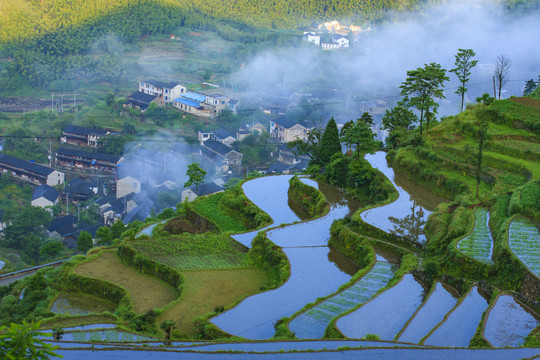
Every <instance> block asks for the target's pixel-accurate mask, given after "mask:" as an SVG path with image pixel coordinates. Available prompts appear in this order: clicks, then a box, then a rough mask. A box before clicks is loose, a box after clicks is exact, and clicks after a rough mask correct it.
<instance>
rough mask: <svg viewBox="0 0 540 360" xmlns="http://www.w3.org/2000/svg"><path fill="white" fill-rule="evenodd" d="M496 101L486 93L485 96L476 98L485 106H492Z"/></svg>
mask: <svg viewBox="0 0 540 360" xmlns="http://www.w3.org/2000/svg"><path fill="white" fill-rule="evenodd" d="M494 101H495V98H492V97H491V96H489V94H488V93H485V94H484V95H482V96H479V97H477V98H476V102H477V103H479V104H484V105H490V104H491V103H493V102H494Z"/></svg>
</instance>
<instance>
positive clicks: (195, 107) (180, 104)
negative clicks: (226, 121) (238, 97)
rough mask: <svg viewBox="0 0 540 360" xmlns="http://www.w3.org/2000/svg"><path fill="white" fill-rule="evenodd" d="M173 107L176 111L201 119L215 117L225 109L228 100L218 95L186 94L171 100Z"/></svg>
mask: <svg viewBox="0 0 540 360" xmlns="http://www.w3.org/2000/svg"><path fill="white" fill-rule="evenodd" d="M172 104H173V106H174V107H175V108H177V109H178V110H181V111H184V112H187V113H190V114H193V115H196V116H202V117H215V116H218V115H219V114H221V112H222V111H223V110H225V109H227V107H228V104H229V98H228V97H227V96H225V95H220V94H213V95H209V94H203V93H199V92H187V93H184V94H183V95H182V96H180V97H178V98H175V99H174V100H173V103H172Z"/></svg>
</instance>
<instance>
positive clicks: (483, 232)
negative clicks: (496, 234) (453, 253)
mask: <svg viewBox="0 0 540 360" xmlns="http://www.w3.org/2000/svg"><path fill="white" fill-rule="evenodd" d="M475 218H476V226H475V227H474V230H473V231H472V233H470V234H469V235H468V236H466V237H464V238H463V239H461V240H460V241H459V243H458V244H457V247H458V249H459V250H460V251H461V252H462V253H464V254H465V255H467V256H470V257H472V258H473V259H475V260H478V261H480V262H483V263H484V264H493V261H492V260H491V255H492V251H493V239H492V238H491V232H490V231H489V224H488V223H489V214H488V212H487V210H486V209H478V210H476V213H475Z"/></svg>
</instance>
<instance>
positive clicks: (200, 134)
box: [197, 129, 236, 146]
mask: <svg viewBox="0 0 540 360" xmlns="http://www.w3.org/2000/svg"><path fill="white" fill-rule="evenodd" d="M208 139H212V140H216V141H219V142H220V143H223V144H225V145H227V146H231V144H232V143H233V142H235V141H236V137H235V135H234V134H232V133H230V132H229V131H227V130H225V129H217V130H212V131H197V140H199V142H200V143H201V144H202V143H203V142H205V141H206V140H208Z"/></svg>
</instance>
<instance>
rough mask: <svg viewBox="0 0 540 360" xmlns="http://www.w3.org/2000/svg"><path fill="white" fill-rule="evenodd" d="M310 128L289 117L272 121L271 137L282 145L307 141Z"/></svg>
mask: <svg viewBox="0 0 540 360" xmlns="http://www.w3.org/2000/svg"><path fill="white" fill-rule="evenodd" d="M308 130H309V129H308V128H306V127H304V126H302V125H300V124H298V123H297V122H296V121H294V120H291V119H289V118H287V117H284V116H282V117H279V118H277V119H275V120H270V135H271V136H272V137H274V138H275V139H276V140H277V141H279V142H281V143H288V142H290V141H293V140H296V139H300V140H307V132H308Z"/></svg>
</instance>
